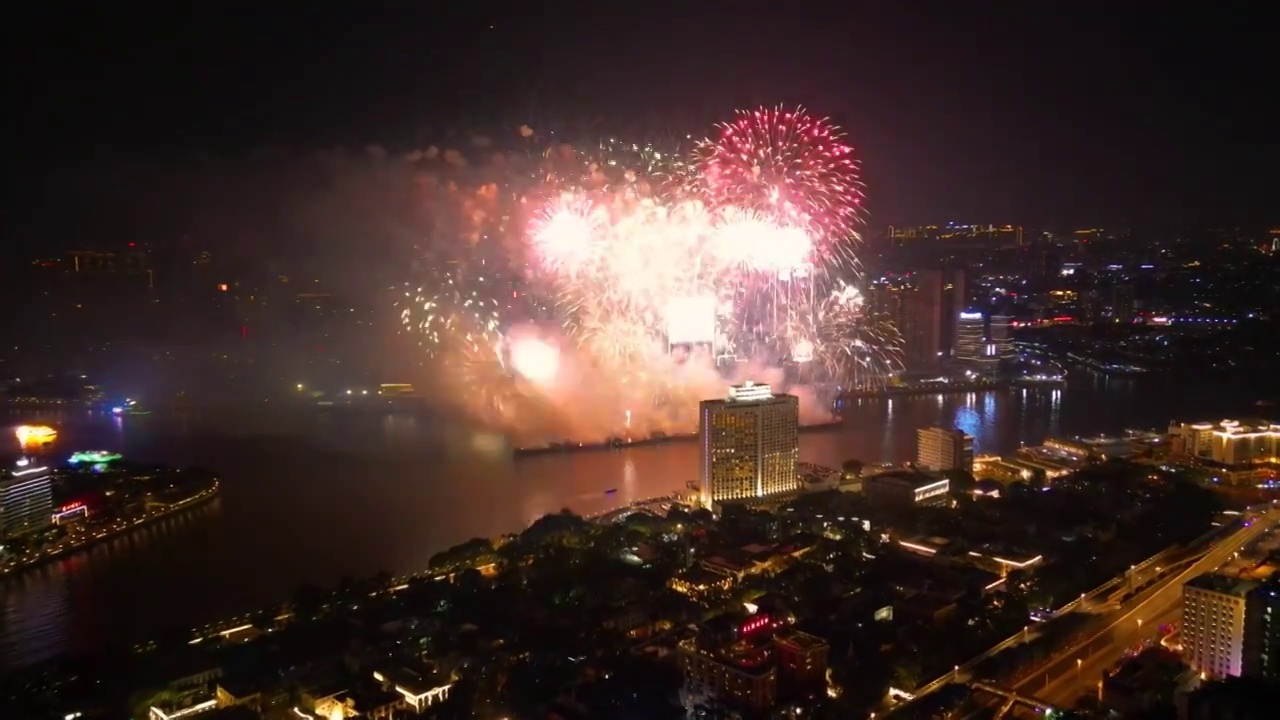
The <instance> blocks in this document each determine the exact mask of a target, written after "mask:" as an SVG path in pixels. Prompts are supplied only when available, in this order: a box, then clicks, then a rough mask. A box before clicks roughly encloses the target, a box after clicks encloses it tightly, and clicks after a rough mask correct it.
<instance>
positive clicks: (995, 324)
mask: <svg viewBox="0 0 1280 720" xmlns="http://www.w3.org/2000/svg"><path fill="white" fill-rule="evenodd" d="M1012 327H1013V318H1011V317H1009V316H1007V315H992V316H991V320H990V322H988V323H987V344H988V345H989V346H990V348H989V350H990V352H991V353H992V354H994V355H995V356H996V357H997V358H999V359H1001V360H1008V359H1010V358H1012V357H1013V355H1014V350H1013V335H1011V334H1010V332H1011V330H1012Z"/></svg>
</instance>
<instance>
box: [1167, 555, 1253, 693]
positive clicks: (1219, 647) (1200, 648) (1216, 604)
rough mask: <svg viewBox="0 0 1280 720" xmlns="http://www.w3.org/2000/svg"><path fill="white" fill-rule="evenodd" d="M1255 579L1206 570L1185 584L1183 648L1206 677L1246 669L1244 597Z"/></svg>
mask: <svg viewBox="0 0 1280 720" xmlns="http://www.w3.org/2000/svg"><path fill="white" fill-rule="evenodd" d="M1257 586H1258V584H1257V583H1255V582H1249V581H1246V580H1239V579H1237V578H1233V577H1230V576H1227V575H1219V574H1216V573H1205V574H1204V575H1200V576H1198V577H1195V578H1192V579H1191V580H1190V581H1188V582H1187V584H1186V585H1183V586H1182V652H1183V656H1184V657H1185V658H1186V661H1187V664H1189V665H1190V666H1191V669H1193V670H1195V671H1196V672H1199V673H1201V674H1202V675H1204V676H1205V677H1207V678H1212V679H1220V678H1224V677H1239V676H1240V675H1241V674H1242V673H1243V670H1244V633H1245V600H1246V598H1247V596H1248V595H1249V593H1250V591H1252V590H1253V589H1254V588H1256V587H1257Z"/></svg>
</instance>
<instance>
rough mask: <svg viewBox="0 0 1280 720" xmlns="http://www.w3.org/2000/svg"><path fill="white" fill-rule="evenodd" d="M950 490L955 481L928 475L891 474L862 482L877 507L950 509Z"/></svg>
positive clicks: (912, 473) (898, 472)
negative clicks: (952, 482) (923, 506)
mask: <svg viewBox="0 0 1280 720" xmlns="http://www.w3.org/2000/svg"><path fill="white" fill-rule="evenodd" d="M950 490H951V481H949V480H947V479H946V478H939V477H938V476H937V475H931V474H927V473H917V472H910V471H890V472H885V473H880V474H879V475H872V476H870V477H864V478H863V479H862V494H863V495H866V496H867V502H869V503H870V504H871V506H872V507H874V508H908V507H914V506H918V505H926V506H938V507H947V506H949V505H950V504H951V498H950V497H949V496H948V495H947V493H948V492H950Z"/></svg>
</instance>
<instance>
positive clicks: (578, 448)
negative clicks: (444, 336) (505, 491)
mask: <svg viewBox="0 0 1280 720" xmlns="http://www.w3.org/2000/svg"><path fill="white" fill-rule="evenodd" d="M843 424H844V420H828V421H825V422H818V423H806V424H803V425H801V426H800V432H801V433H807V432H814V431H817V430H828V429H831V428H837V427H840V426H841V425H843ZM697 439H698V433H695V432H689V433H676V434H674V435H666V434H661V435H651V436H649V437H645V438H616V437H615V438H609V439H608V440H605V441H603V442H585V443H574V442H554V443H549V444H547V445H532V446H525V447H517V448H514V449H512V451H511V454H512V455H513V456H515V457H524V456H526V455H548V454H553V453H580V452H596V451H600V450H622V449H625V448H630V447H647V446H649V445H665V444H668V443H683V442H692V441H694V440H697Z"/></svg>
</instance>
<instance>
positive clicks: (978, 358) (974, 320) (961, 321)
mask: <svg viewBox="0 0 1280 720" xmlns="http://www.w3.org/2000/svg"><path fill="white" fill-rule="evenodd" d="M986 336H987V320H986V318H985V317H983V315H982V313H980V312H962V313H960V314H959V315H958V316H957V319H956V348H955V359H956V362H957V363H959V364H961V365H965V366H971V367H975V368H981V367H982V366H983V365H989V364H993V362H994V361H993V360H991V359H990V358H989V357H988V356H987V354H986V344H987V343H986Z"/></svg>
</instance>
